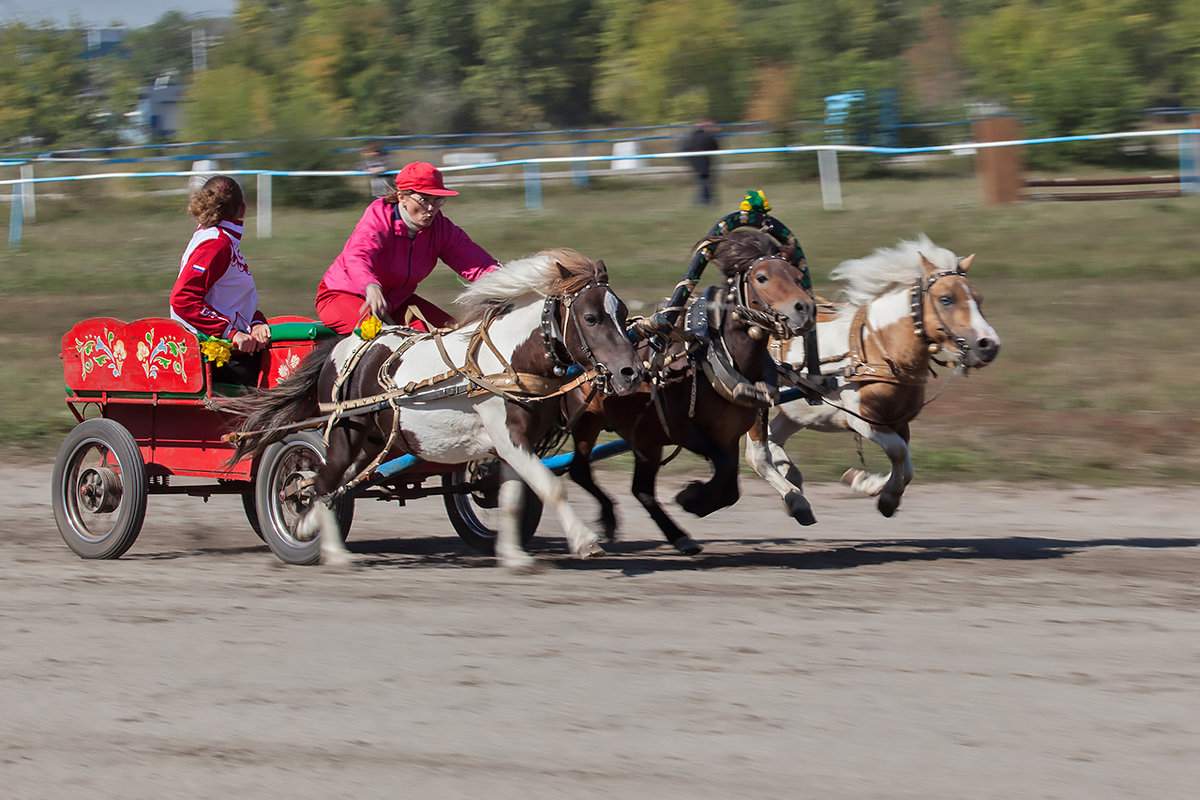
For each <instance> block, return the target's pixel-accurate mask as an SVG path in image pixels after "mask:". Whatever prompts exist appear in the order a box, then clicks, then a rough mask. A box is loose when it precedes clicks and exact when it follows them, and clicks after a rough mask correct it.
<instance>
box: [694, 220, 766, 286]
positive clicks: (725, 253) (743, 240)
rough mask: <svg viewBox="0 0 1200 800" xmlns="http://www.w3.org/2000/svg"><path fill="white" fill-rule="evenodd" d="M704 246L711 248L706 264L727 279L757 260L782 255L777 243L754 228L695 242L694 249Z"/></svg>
mask: <svg viewBox="0 0 1200 800" xmlns="http://www.w3.org/2000/svg"><path fill="white" fill-rule="evenodd" d="M705 244H709V245H711V246H712V257H711V258H710V259H709V262H708V263H710V264H712V265H714V266H716V267H717V269H719V270H721V274H722V275H724V276H725V277H727V278H730V277H733V276H734V275H737V274H739V273H741V272H742V271H744V270H745V269H746V268H747V267H749V266H750V264H751V263H753V261H754V260H755V259H757V258H760V257H762V256H773V255H777V254H782V250H781V248H780V247H779V243H778V242H776V241H775V240H774V239H772V238H771V237H770V236H768V235H767V234H765V233H763V232H762V231H760V230H755V229H754V228H734V229H733V230H731V231H729V232H728V233H726V234H723V235H721V236H713V237H711V238H709V237H706V238H704V239H701V240H700V241H699V242H697V243H696V247H697V248H699V247H702V246H704V245H705Z"/></svg>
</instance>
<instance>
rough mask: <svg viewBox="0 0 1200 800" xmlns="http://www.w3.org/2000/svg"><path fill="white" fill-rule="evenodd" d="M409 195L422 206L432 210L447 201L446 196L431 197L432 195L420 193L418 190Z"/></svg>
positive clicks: (435, 209)
mask: <svg viewBox="0 0 1200 800" xmlns="http://www.w3.org/2000/svg"><path fill="white" fill-rule="evenodd" d="M408 196H409V197H410V198H411V199H413V200H416V201H417V203H418V204H419V205H420V206H422V207H424V208H427V209H429V210H430V211H437V210H438V209H439V208H441V207H442V206H443V205H444V204H445V202H446V198H444V197H431V196H430V195H427V194H418V193H416V192H413V193H412V194H410V195H408Z"/></svg>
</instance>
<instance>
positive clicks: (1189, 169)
mask: <svg viewBox="0 0 1200 800" xmlns="http://www.w3.org/2000/svg"><path fill="white" fill-rule="evenodd" d="M1188 127H1189V128H1193V129H1196V128H1200V114H1192V115H1191V116H1189V117H1188ZM1179 191H1180V192H1181V193H1183V194H1195V193H1197V192H1200V134H1195V133H1185V134H1182V135H1180V137H1179Z"/></svg>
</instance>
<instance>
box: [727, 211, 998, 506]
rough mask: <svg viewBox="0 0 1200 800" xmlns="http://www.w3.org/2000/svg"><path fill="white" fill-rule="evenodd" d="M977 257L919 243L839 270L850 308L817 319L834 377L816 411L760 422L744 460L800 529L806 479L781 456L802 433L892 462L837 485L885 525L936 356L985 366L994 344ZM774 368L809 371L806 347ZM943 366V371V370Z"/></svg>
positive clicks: (786, 352)
mask: <svg viewBox="0 0 1200 800" xmlns="http://www.w3.org/2000/svg"><path fill="white" fill-rule="evenodd" d="M974 258H975V256H974V254H971V255H969V256H967V257H966V258H961V259H960V258H958V257H957V256H955V255H954V253H952V252H951V251H949V250H947V249H945V248H943V247H938V246H937V245H935V244H934V243H933V242H931V241H930V240H929V238H928V237H927V236H925V235H924V234H922V235H921V236H919V237H917V238H916V240H914V241H902V242H900V243H899V244H898V245H897V246H895V247H891V248H880V249H879V250H876V251H875V252H874V253H872V254H871V255H869V256H867V257H865V258H859V259H854V260H851V261H846V262H843V263H842V264H840V265H838V266H837V267H836V268H835V269H834V270H833V271H832V272H831V273H830V277H831V278H833V279H834V280H839V281H844V282H845V286H844V287H843V293H844V296H845V299H846V302H843V303H835V304H833V305H832V307H827V306H822V307H821V308H820V309H819V310H818V314H817V342H818V350H819V353H820V361H821V373H822V374H823V375H826V376H832V377H833V378H836V386H835V387H834V388H831V389H828V390H827V391H826V393H825V395H824V397H823V398H822V400H823V402H822V403H821V404H820V405H810V404H809V403H808V402H806V401H805V400H803V399H801V400H794V401H791V402H788V403H785V404H783V405H781V406H780V407H779V413H778V414H777V415H776V416H775V417H774V419H772V420H771V422H770V424H769V426H768V425H767V422H766V418H767V415H766V413H763V414H761V415H760V418H759V419H758V421H757V422H756V423H755V425H754V427H753V428H752V429H751V430H750V435H749V437H748V438H747V442H746V461H747V463H749V464H750V466H751V467H753V468H754V471H755V472H757V473H758V474H759V475H760V476H762V478H763V479H764V480H766V481H767V483H769V484H770V485H771V486H773V487H774V488H775V490H776V491H778V492H779V494H780V496H781V497H782V498H783V501H784V505H785V507H786V508H787V511H788V513H789V514H791V515H792V516H793V517H794V518H795V519H796V521H798V522H799V523H800V524H801V525H811V524H813V523H814V522H816V518H815V517H814V515H813V513H812V509H811V507H810V506H809V503H808V500H807V499H806V498H805V497H804V492H803V478H802V476H801V473H800V470H799V469H797V468H796V466H795V465H794V464H793V463H792V460H791V459H790V458H789V457H788V454H787V452H786V451H785V450H784V444H785V443H786V442H787V440H788V438H789V437H791V436H792V434H794V433H796V432H797V431H799V430H802V429H812V430H818V431H827V432H836V431H843V432H844V431H849V432H852V433H857V434H859V435H860V436H862V437H864V438H866V439H870V440H871V441H872V442H874V443H875V444H877V445H879V447H881V448H882V449H883V451H884V452H885V453H886V454H887V457H888V459H889V460H890V462H891V471H890V472H889V473H888V474H887V475H880V474H875V473H870V472H867V471H865V470H862V469H857V468H852V469H848V470H847V471H846V472H845V474H844V475H842V482H843V483H845V484H847V485H848V486H850V487H851V488H853V489H854V490H856V491H858V492H860V493H862V494H865V495H869V496H875V495H878V497H879V499H878V502H877V507H878V508H879V512H880V513H881V514H883V515H884V516H885V517H890V516H892V515H893V514H894V513H895V512H896V508H897V507H898V506H899V505H900V498H901V496H902V495H903V494H904V488H905V487H906V486H907V485H908V483H909V481H911V480H912V478H913V464H912V456H911V455H910V452H909V440H910V431H909V423H910V422H911V421H912V420H913V419H914V418H915V417H916V416H917V414H919V413H920V412H921V409H922V408H924V406H925V404H926V403H927V402H928V401H927V400H926V394H925V390H926V383H927V382H928V380H929V376H930V374H931V367H932V364H933V363H934V360H935V357H936V354H937V353H939V352H944V353H946V354H948V355H949V358H950V360H952V361H953V362H954V363H955V365H956V367H957V369H959V370H963V371H966V370H968V369H975V368H979V367H982V366H985V365H986V364H989V363H990V362H991V361H992V359H994V358H995V357H996V354H997V352H999V349H1000V337H999V336H997V335H996V331H995V330H993V329H992V326H991V325H989V324H988V321H987V320H986V319H984V317H983V312H982V310H981V305H982V298H981V296H980V294H979V291H978V290H977V289H976V288H975V287H974V286H972V285H971V282H970V281H969V280H968V279H967V270H968V269H969V268H970V266H971V263H972V261H973V260H974ZM779 360H780V362H781V363H783V362H787V363H790V364H791V365H793V366H794V367H795V368H797V369H802V368H803V367H804V365H805V353H804V340H802V339H792V340H789V341H786V342H782V343H780V354H779ZM939 363H941V362H939Z"/></svg>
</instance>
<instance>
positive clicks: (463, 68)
mask: <svg viewBox="0 0 1200 800" xmlns="http://www.w3.org/2000/svg"><path fill="white" fill-rule="evenodd" d="M393 6H394V10H393V19H394V20H395V22H394V23H393V24H394V25H395V26H396V28H397V30H396V34H395V35H396V37H397V41H398V43H399V44H398V45H397V50H398V51H400V54H401V55H402V57H403V63H402V64H401V66H400V67H399V68H398V69H397V71H396V74H394V75H392V76H391V79H392V80H393V82H394V84H395V85H396V86H398V87H402V88H403V90H404V91H403V93H402V94H400V95H399V96H397V97H396V98H395V100H394V102H393V103H392V104H391V107H390V109H389V111H390V113H391V114H392V117H393V119H394V120H395V122H394V124H393V125H392V126H391V127H390V128H389V129H394V130H403V131H406V132H410V133H442V132H446V131H469V130H474V129H476V128H477V126H478V122H477V115H476V109H475V104H474V103H473V102H472V101H471V98H470V97H469V96H468V94H467V93H466V92H463V91H461V90H460V87H461V86H462V83H463V80H464V79H465V77H466V75H467V70H468V68H470V67H473V66H476V65H478V64H480V63H481V57H480V52H481V49H480V44H479V31H478V25H477V24H476V21H475V17H476V7H477V3H476V2H475V0H393ZM399 76H403V78H404V79H403V80H397V77H399Z"/></svg>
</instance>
